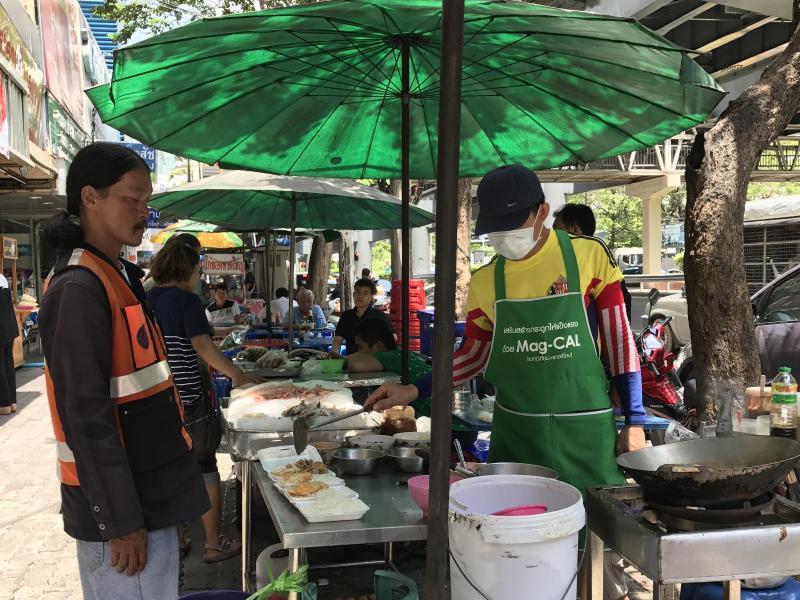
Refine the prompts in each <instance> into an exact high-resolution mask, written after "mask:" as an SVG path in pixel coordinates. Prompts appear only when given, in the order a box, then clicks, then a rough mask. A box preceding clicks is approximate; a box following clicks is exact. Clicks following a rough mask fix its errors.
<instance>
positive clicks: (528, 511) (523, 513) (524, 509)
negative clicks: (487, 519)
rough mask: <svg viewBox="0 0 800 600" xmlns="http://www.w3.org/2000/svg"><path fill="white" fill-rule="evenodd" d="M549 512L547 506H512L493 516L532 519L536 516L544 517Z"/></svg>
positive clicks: (494, 513)
mask: <svg viewBox="0 0 800 600" xmlns="http://www.w3.org/2000/svg"><path fill="white" fill-rule="evenodd" d="M546 512H547V506H545V505H544V504H523V505H522V506H512V507H511V508H505V509H503V510H498V511H497V512H493V513H492V516H495V517H531V516H534V515H543V514H544V513H546Z"/></svg>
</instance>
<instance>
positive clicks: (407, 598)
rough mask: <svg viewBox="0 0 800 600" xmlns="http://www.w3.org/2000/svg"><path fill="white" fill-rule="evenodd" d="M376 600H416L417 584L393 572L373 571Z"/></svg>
mask: <svg viewBox="0 0 800 600" xmlns="http://www.w3.org/2000/svg"><path fill="white" fill-rule="evenodd" d="M375 597H376V599H377V600H417V598H418V597H419V596H418V594H417V584H416V583H414V580H413V579H410V578H408V577H406V576H405V575H400V574H399V573H395V572H394V571H375Z"/></svg>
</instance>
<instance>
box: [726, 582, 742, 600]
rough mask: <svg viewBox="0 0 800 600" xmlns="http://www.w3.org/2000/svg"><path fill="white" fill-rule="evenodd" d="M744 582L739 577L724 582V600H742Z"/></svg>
mask: <svg viewBox="0 0 800 600" xmlns="http://www.w3.org/2000/svg"><path fill="white" fill-rule="evenodd" d="M741 597H742V582H741V581H739V580H738V579H736V580H734V581H724V582H723V583H722V600H741Z"/></svg>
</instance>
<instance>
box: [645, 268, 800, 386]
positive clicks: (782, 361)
mask: <svg viewBox="0 0 800 600" xmlns="http://www.w3.org/2000/svg"><path fill="white" fill-rule="evenodd" d="M664 300H666V298H664ZM751 300H752V302H753V314H754V315H755V325H756V344H757V345H758V355H759V358H760V359H761V372H762V373H763V374H764V375H766V376H767V380H770V379H772V378H773V377H775V375H776V374H777V372H778V367H783V366H786V367H791V368H792V372H793V373H794V374H795V375H797V374H798V373H800V265H797V266H795V267H794V268H792V269H790V270H788V271H786V272H785V273H784V274H783V275H781V276H780V277H778V278H777V279H775V280H774V281H772V282H770V283H769V284H768V285H766V286H764V287H763V288H761V289H760V290H759V291H758V292H756V293H755V294H753V296H752V298H751ZM662 301H663V300H659V301H657V302H656V303H655V308H659V307H660V305H661V303H662ZM672 323H674V321H672V322H671V323H669V325H672ZM678 360H679V361H680V366H679V367H678V376H679V377H680V378H681V381H683V382H684V384H686V383H687V382H688V381H689V380H691V379H694V360H693V357H692V348H691V344H687V346H686V347H685V348H683V349H682V350H681V352H680V355H679V359H678Z"/></svg>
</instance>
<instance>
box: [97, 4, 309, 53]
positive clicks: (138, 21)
mask: <svg viewBox="0 0 800 600" xmlns="http://www.w3.org/2000/svg"><path fill="white" fill-rule="evenodd" d="M311 1H312V0H173V1H171V2H167V1H165V0H132V1H130V2H125V1H120V0H105V3H104V4H103V5H102V6H98V7H96V8H95V9H93V10H92V14H93V15H94V16H96V17H100V18H101V19H108V20H110V21H117V22H118V23H119V31H118V32H117V33H116V34H111V35H110V36H109V37H111V38H112V39H113V40H114V41H116V42H117V43H119V44H126V43H128V42H129V41H130V40H131V38H132V37H133V36H134V35H135V34H137V33H142V34H144V35H145V36H146V37H149V36H151V35H156V34H159V33H163V32H165V31H168V30H170V29H174V28H175V27H179V26H181V25H186V24H187V23H189V22H191V21H195V20H197V19H202V18H206V17H220V16H223V15H229V14H234V13H241V12H250V11H254V10H262V9H267V8H280V7H284V6H293V5H296V4H307V3H309V2H311Z"/></svg>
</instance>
